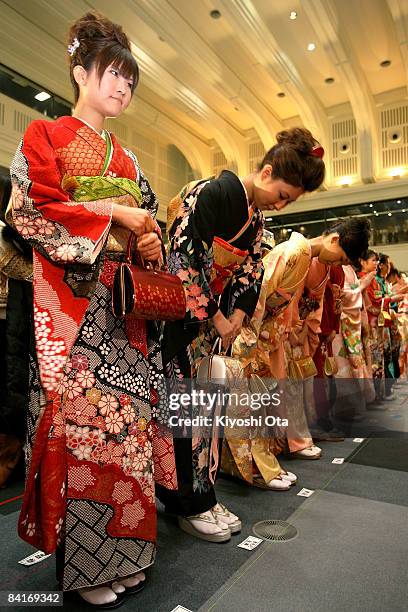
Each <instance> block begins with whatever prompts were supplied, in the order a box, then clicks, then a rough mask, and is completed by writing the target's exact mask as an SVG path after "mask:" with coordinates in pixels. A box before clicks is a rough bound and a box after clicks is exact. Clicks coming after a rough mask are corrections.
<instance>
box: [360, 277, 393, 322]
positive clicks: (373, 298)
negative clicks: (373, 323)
mask: <svg viewBox="0 0 408 612" xmlns="http://www.w3.org/2000/svg"><path fill="white" fill-rule="evenodd" d="M363 295H364V301H365V304H366V308H367V312H369V313H370V314H371V315H374V316H378V315H379V314H380V311H381V304H382V306H383V309H384V310H387V309H388V305H389V303H390V298H389V297H385V298H383V297H382V289H381V287H380V285H379V284H378V281H377V280H376V279H375V278H373V280H372V281H371V283H370V284H369V285H368V287H367V289H365V291H364V293H363Z"/></svg>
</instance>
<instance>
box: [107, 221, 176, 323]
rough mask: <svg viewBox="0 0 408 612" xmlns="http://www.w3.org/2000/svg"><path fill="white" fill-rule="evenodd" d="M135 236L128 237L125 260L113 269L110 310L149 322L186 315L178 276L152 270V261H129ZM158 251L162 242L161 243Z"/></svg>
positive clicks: (120, 315) (171, 319) (122, 315)
mask: <svg viewBox="0 0 408 612" xmlns="http://www.w3.org/2000/svg"><path fill="white" fill-rule="evenodd" d="M135 239H136V236H135V234H133V233H132V234H131V235H130V238H129V240H128V244H127V249H126V257H125V261H124V262H121V263H120V264H119V266H118V268H117V270H116V272H115V277H114V281H113V287H112V310H113V314H114V315H115V316H117V317H120V318H122V317H124V316H127V317H132V318H135V319H148V320H150V321H176V320H178V319H184V317H185V316H186V294H185V291H184V288H183V284H182V282H181V279H180V278H179V277H178V276H175V275H174V274H170V273H169V272H164V271H162V270H156V269H154V267H153V265H152V264H147V265H146V267H144V262H143V260H142V265H138V264H135V263H132V247H133V245H134V242H135ZM162 250H163V253H164V254H165V251H164V245H163V243H162Z"/></svg>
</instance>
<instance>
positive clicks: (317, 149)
mask: <svg viewBox="0 0 408 612" xmlns="http://www.w3.org/2000/svg"><path fill="white" fill-rule="evenodd" d="M310 155H313V157H320V159H323V155H324V149H323V147H322V145H315V146H314V147H313V148H312V150H311V151H310Z"/></svg>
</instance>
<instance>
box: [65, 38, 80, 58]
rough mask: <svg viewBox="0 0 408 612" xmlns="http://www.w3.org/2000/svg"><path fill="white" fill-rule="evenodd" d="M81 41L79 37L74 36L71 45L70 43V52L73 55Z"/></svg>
mask: <svg viewBox="0 0 408 612" xmlns="http://www.w3.org/2000/svg"><path fill="white" fill-rule="evenodd" d="M79 45H80V42H79V40H78V39H77V38H74V40H73V41H72V44H71V45H68V53H69V55H70V56H71V57H72V56H73V55H74V53H75V51H76V50H77V49H78V47H79Z"/></svg>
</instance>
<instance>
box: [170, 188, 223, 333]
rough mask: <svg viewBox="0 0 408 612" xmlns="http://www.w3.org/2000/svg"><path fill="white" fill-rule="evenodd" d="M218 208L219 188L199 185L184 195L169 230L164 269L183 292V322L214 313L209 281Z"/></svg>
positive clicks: (215, 303) (190, 321)
mask: <svg viewBox="0 0 408 612" xmlns="http://www.w3.org/2000/svg"><path fill="white" fill-rule="evenodd" d="M220 206H221V198H220V192H219V187H218V186H217V185H214V184H209V183H208V182H207V183H200V184H199V185H198V186H197V187H196V188H195V189H193V190H192V191H191V192H190V193H189V194H188V195H187V197H186V199H185V200H184V202H183V209H182V216H180V217H178V218H177V220H176V223H175V224H174V225H173V228H172V232H171V236H170V238H171V245H170V251H169V256H168V268H169V271H170V272H171V273H172V274H176V275H177V276H178V277H179V278H180V279H181V281H182V283H183V286H184V290H185V292H186V298H187V310H186V319H185V322H186V323H197V322H199V321H204V320H206V319H210V318H212V317H213V316H214V315H215V313H216V312H217V310H218V304H217V302H216V300H215V299H214V296H213V293H212V291H211V288H210V281H211V268H212V263H213V252H212V242H213V239H214V231H215V228H216V227H217V217H218V213H219V209H220Z"/></svg>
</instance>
